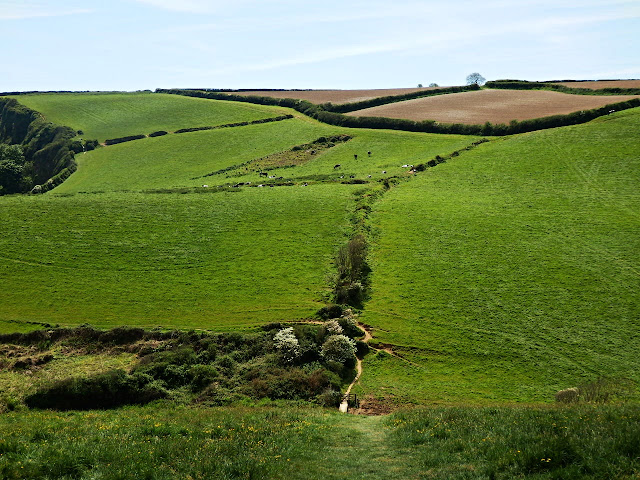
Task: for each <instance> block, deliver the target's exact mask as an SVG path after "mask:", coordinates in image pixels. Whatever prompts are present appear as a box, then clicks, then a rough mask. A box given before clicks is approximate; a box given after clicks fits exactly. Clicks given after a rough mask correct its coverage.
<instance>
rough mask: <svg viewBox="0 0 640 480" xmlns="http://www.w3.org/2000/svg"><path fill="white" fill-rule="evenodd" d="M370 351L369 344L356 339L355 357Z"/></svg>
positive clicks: (362, 355)
mask: <svg viewBox="0 0 640 480" xmlns="http://www.w3.org/2000/svg"><path fill="white" fill-rule="evenodd" d="M370 351H371V348H370V347H369V344H368V343H366V342H363V341H362V340H356V357H358V358H362V357H364V356H365V355H366V354H367V353H369V352H370Z"/></svg>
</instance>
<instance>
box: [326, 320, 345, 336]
mask: <svg viewBox="0 0 640 480" xmlns="http://www.w3.org/2000/svg"><path fill="white" fill-rule="evenodd" d="M324 326H325V328H326V329H327V333H328V334H329V335H340V334H341V333H342V327H341V326H340V324H339V323H338V321H337V320H329V321H328V322H327V323H325V324H324Z"/></svg>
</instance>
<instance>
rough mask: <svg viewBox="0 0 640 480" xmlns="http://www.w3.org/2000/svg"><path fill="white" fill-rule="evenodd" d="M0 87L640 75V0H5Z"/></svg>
mask: <svg viewBox="0 0 640 480" xmlns="http://www.w3.org/2000/svg"><path fill="white" fill-rule="evenodd" d="M0 46H1V47H0V48H1V50H0V51H1V52H2V56H1V57H0V58H1V60H0V92H9V91H29V90H41V91H43V90H109V91H111V90H120V91H122V90H124V91H133V90H145V89H149V90H153V89H155V88H173V87H176V88H302V89H306V88H315V89H327V88H328V89H331V88H338V89H361V88H362V89H365V88H394V87H415V86H417V85H418V84H423V85H425V86H427V85H429V84H430V83H437V84H438V85H441V86H445V85H463V84H465V79H466V76H467V75H468V74H470V73H472V72H479V73H480V74H481V75H483V76H484V77H485V78H486V79H487V80H497V79H506V78H510V79H524V80H560V79H619V78H623V79H628V78H634V79H640V0H580V1H562V0H485V1H471V0H448V1H432V0H422V1H417V0H393V2H391V1H389V0H386V1H378V0H367V1H364V0H363V1H360V0H321V1H317V0H316V1H308V0H261V1H257V0H233V1H228V0H104V1H95V0H0Z"/></svg>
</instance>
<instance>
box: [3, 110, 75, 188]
mask: <svg viewBox="0 0 640 480" xmlns="http://www.w3.org/2000/svg"><path fill="white" fill-rule="evenodd" d="M75 136H76V132H75V131H74V130H73V129H71V128H69V127H63V126H60V125H54V124H52V123H49V122H47V121H45V120H44V118H43V117H42V115H40V114H39V113H38V112H36V111H34V110H31V109H30V108H27V107H25V106H24V105H21V104H20V103H18V101H17V100H15V99H13V98H0V142H2V143H6V144H11V145H20V146H21V148H22V151H23V154H24V157H25V160H26V163H25V168H24V171H23V174H22V179H21V187H20V188H19V189H18V188H17V189H16V190H15V192H22V193H24V192H26V191H29V190H31V189H32V188H34V186H37V187H39V188H37V191H38V192H45V191H47V190H50V189H51V188H53V187H54V186H55V185H57V184H58V183H56V182H59V183H61V181H63V180H64V179H65V178H66V177H68V176H69V175H70V174H71V173H72V172H73V171H75V168H76V164H75V160H74V154H75V153H77V151H78V146H79V148H80V151H81V149H82V144H81V143H80V142H75V143H74V142H73V141H72V139H73V137H75Z"/></svg>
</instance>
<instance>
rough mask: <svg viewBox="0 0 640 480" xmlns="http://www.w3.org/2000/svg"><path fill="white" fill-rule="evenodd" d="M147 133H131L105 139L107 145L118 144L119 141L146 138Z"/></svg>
mask: <svg viewBox="0 0 640 480" xmlns="http://www.w3.org/2000/svg"><path fill="white" fill-rule="evenodd" d="M145 137H146V135H129V136H127V137H119V138H110V139H108V140H105V141H104V144H105V145H116V144H118V143H124V142H130V141H132V140H139V139H141V138H145Z"/></svg>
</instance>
